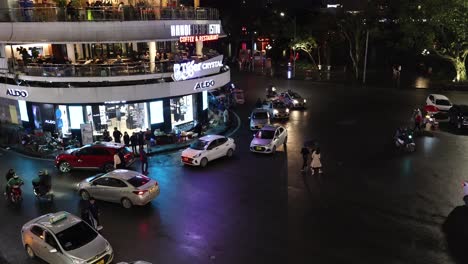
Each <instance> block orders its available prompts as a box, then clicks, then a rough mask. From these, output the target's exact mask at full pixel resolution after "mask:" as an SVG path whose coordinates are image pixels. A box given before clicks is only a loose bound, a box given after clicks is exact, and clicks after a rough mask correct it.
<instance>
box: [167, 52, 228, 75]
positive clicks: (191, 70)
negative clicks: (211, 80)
mask: <svg viewBox="0 0 468 264" xmlns="http://www.w3.org/2000/svg"><path fill="white" fill-rule="evenodd" d="M222 66H223V55H219V56H216V57H214V58H211V59H209V60H206V61H203V62H199V63H195V61H190V62H184V63H175V64H174V74H173V76H172V78H173V79H174V80H175V81H183V80H187V79H190V78H196V77H200V76H206V75H209V74H214V73H218V72H219V70H220V68H221V67H222Z"/></svg>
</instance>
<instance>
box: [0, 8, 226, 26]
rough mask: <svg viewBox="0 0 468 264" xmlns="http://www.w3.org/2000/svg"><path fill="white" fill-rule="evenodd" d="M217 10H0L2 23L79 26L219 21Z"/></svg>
mask: <svg viewBox="0 0 468 264" xmlns="http://www.w3.org/2000/svg"><path fill="white" fill-rule="evenodd" d="M218 19H219V11H218V10H217V9H214V8H173V7H163V8H161V7H133V6H123V7H121V8H118V7H111V6H109V7H108V6H100V7H93V6H91V7H88V8H66V7H63V8H59V7H31V8H29V7H28V8H9V9H0V22H78V21H81V22H83V21H143V20H218Z"/></svg>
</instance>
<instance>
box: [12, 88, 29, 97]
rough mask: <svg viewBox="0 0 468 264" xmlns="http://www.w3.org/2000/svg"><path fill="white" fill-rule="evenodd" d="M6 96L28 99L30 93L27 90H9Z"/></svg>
mask: <svg viewBox="0 0 468 264" xmlns="http://www.w3.org/2000/svg"><path fill="white" fill-rule="evenodd" d="M6 95H8V96H13V97H22V98H26V97H28V95H29V93H28V91H26V90H18V89H7V90H6Z"/></svg>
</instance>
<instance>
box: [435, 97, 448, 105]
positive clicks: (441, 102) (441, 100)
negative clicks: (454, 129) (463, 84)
mask: <svg viewBox="0 0 468 264" xmlns="http://www.w3.org/2000/svg"><path fill="white" fill-rule="evenodd" d="M436 105H447V106H449V105H450V102H449V100H445V99H436Z"/></svg>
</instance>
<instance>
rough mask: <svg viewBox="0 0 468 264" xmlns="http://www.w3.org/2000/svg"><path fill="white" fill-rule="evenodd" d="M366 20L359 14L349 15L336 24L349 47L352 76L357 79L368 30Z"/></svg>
mask: <svg viewBox="0 0 468 264" xmlns="http://www.w3.org/2000/svg"><path fill="white" fill-rule="evenodd" d="M367 23H368V22H366V19H365V17H364V16H363V15H361V13H349V14H345V15H344V17H343V18H342V19H341V20H340V21H339V22H338V26H339V28H340V30H341V33H342V34H343V36H344V38H345V39H346V40H347V42H348V45H349V57H350V58H351V62H352V64H353V70H354V76H355V78H356V79H359V67H360V65H361V60H362V57H363V50H364V45H365V37H366V33H367V30H368V27H367Z"/></svg>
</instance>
